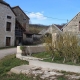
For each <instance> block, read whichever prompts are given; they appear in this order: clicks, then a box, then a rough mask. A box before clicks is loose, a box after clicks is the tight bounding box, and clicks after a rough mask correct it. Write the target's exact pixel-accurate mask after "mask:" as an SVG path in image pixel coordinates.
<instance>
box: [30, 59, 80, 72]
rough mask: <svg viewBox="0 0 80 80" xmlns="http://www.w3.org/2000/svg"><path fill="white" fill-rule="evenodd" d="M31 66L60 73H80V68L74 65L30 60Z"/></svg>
mask: <svg viewBox="0 0 80 80" xmlns="http://www.w3.org/2000/svg"><path fill="white" fill-rule="evenodd" d="M29 65H32V66H36V67H42V68H48V69H55V70H59V71H67V72H74V73H80V66H74V65H65V64H57V63H49V62H42V61H35V60H29Z"/></svg>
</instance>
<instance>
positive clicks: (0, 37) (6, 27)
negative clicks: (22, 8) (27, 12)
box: [0, 0, 15, 47]
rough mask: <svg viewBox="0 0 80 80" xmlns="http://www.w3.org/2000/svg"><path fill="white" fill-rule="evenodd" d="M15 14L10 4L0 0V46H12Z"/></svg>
mask: <svg viewBox="0 0 80 80" xmlns="http://www.w3.org/2000/svg"><path fill="white" fill-rule="evenodd" d="M14 40H15V14H14V12H13V10H12V9H11V7H10V5H9V4H8V3H6V2H4V1H3V0H0V47H5V46H14Z"/></svg>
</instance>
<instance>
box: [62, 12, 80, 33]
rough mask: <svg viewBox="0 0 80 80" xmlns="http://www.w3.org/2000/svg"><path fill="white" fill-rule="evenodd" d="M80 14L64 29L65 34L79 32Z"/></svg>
mask: <svg viewBox="0 0 80 80" xmlns="http://www.w3.org/2000/svg"><path fill="white" fill-rule="evenodd" d="M79 22H80V12H79V13H78V14H77V15H76V16H75V17H74V18H73V19H72V20H71V21H70V22H68V23H67V24H66V25H65V26H64V27H63V28H62V29H63V32H77V33H78V32H79Z"/></svg>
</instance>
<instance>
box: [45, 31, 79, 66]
mask: <svg viewBox="0 0 80 80" xmlns="http://www.w3.org/2000/svg"><path fill="white" fill-rule="evenodd" d="M44 41H45V43H47V45H46V49H47V51H48V52H49V53H51V54H52V61H53V60H54V58H56V57H61V58H63V63H65V62H72V63H75V64H76V63H80V45H79V38H78V37H77V36H76V35H75V34H72V33H64V34H61V35H60V34H59V35H58V36H57V38H56V40H55V39H53V40H52V38H51V37H49V36H48V37H45V39H44ZM56 52H57V54H56Z"/></svg>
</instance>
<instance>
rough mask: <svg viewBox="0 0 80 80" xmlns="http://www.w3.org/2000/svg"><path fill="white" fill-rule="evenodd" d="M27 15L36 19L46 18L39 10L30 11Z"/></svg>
mask: <svg viewBox="0 0 80 80" xmlns="http://www.w3.org/2000/svg"><path fill="white" fill-rule="evenodd" d="M28 16H29V17H30V18H33V19H38V20H45V19H47V17H45V16H44V15H43V13H40V12H36V13H34V12H31V13H29V14H28Z"/></svg>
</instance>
